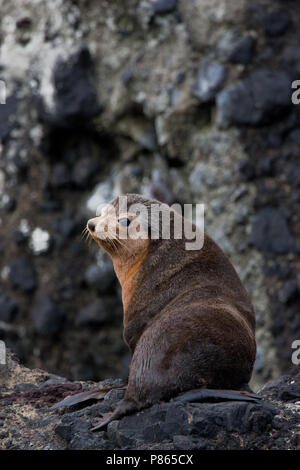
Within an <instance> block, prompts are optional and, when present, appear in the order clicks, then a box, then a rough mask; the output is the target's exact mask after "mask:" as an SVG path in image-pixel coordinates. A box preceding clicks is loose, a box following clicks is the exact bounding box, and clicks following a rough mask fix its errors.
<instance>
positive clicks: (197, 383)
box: [87, 194, 259, 430]
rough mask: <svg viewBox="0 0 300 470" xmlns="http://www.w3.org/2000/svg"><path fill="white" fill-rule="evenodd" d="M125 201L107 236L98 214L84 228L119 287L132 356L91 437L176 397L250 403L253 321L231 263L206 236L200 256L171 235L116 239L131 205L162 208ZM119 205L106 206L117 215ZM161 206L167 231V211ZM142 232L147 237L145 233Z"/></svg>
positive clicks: (133, 197) (129, 219)
mask: <svg viewBox="0 0 300 470" xmlns="http://www.w3.org/2000/svg"><path fill="white" fill-rule="evenodd" d="M126 198H127V204H128V207H129V209H128V210H127V212H126V211H125V212H123V213H122V211H121V213H120V215H119V218H118V219H117V220H116V222H115V224H116V234H115V235H114V236H112V235H111V234H110V232H109V231H108V232H107V233H106V235H105V236H104V237H103V226H104V225H105V224H106V223H107V222H111V221H110V220H109V218H110V215H109V213H106V212H105V209H104V211H102V213H101V215H100V216H99V217H95V218H93V219H90V220H89V221H88V223H87V229H88V231H89V234H90V236H91V237H92V238H93V239H94V240H95V241H96V242H97V243H98V244H99V245H100V247H102V248H104V249H105V250H106V251H107V252H108V253H109V255H110V256H111V259H112V261H113V265H114V269H115V272H116V275H117V277H118V279H119V281H120V284H121V287H122V300H123V308H124V340H125V342H126V343H127V345H128V347H129V349H130V351H131V355H132V358H131V364H130V371H129V378H128V386H127V389H126V392H125V396H124V399H123V400H122V401H121V402H120V404H119V405H118V407H117V408H116V410H115V411H114V413H113V414H112V415H111V416H110V417H109V418H108V419H106V420H105V421H103V422H102V423H100V424H99V425H97V426H96V427H95V428H93V429H94V430H96V429H100V428H103V427H104V426H106V425H107V424H108V423H109V422H110V421H112V420H115V419H118V418H120V417H122V416H124V415H126V414H130V413H134V412H136V411H138V410H141V409H143V408H146V407H149V406H151V405H153V404H154V403H157V402H159V401H161V400H168V399H171V398H172V397H175V396H176V395H179V397H177V398H176V399H182V401H197V400H202V399H206V398H208V399H210V398H211V397H212V396H213V397H215V398H217V399H218V398H220V399H238V400H240V399H245V400H249V401H252V400H256V399H257V398H259V397H257V395H255V394H252V393H248V392H249V388H247V385H246V384H248V382H249V380H250V377H251V374H252V369H253V364H254V360H255V355H256V342H255V314H254V310H253V307H252V305H251V301H250V298H249V296H248V294H247V292H246V290H245V288H244V286H243V284H242V282H241V281H240V279H239V277H238V275H237V273H236V271H235V269H234V267H233V266H232V264H231V262H230V261H229V259H228V258H227V256H226V255H225V254H224V253H223V252H222V250H221V249H220V248H219V247H218V245H217V244H216V243H215V242H214V241H213V240H212V239H211V238H210V237H209V236H208V235H207V234H206V233H203V237H204V243H203V247H202V248H201V249H199V250H186V245H185V242H186V239H185V237H184V236H183V237H182V238H181V239H176V238H175V236H174V230H173V231H172V230H171V234H170V239H163V238H162V237H158V238H156V239H152V238H150V237H148V238H147V239H130V238H128V239H126V240H124V239H121V238H120V229H121V228H122V227H123V228H124V226H125V227H126V230H129V228H130V226H131V224H133V223H134V221H135V216H134V215H132V214H131V212H130V206H131V205H132V204H143V205H144V206H145V207H146V208H147V211H148V212H149V214H150V208H151V206H152V205H154V204H156V205H157V204H161V203H160V202H159V201H156V200H151V199H147V198H145V197H143V196H140V195H137V194H127V195H126ZM119 200H120V197H118V198H116V199H114V200H113V201H112V202H111V203H110V204H111V206H113V207H114V208H115V209H116V211H117V212H118V210H119V209H120V208H119ZM163 206H164V210H165V211H167V212H169V216H170V221H171V224H170V225H171V226H172V222H174V211H173V210H172V209H171V208H170V207H169V206H167V205H166V204H164V205H163ZM180 220H181V222H180V223H181V224H182V225H183V224H184V223H187V221H186V219H184V218H183V217H181V216H180ZM103 224H104V225H103ZM193 228H194V229H195V230H200V229H198V228H197V229H196V227H195V226H194V225H193ZM141 230H144V231H146V232H147V230H148V235H149V230H150V227H149V226H148V227H147V226H143V227H142V229H141ZM241 390H244V391H241ZM245 390H246V391H245ZM191 391H192V392H191ZM184 392H187V393H186V394H185V393H184ZM189 394H190V395H189Z"/></svg>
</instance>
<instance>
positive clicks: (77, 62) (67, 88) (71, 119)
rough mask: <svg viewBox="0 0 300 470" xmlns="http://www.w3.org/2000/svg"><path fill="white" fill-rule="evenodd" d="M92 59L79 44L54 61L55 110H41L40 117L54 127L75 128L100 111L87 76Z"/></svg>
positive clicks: (88, 75) (93, 88)
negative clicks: (69, 53)
mask: <svg viewBox="0 0 300 470" xmlns="http://www.w3.org/2000/svg"><path fill="white" fill-rule="evenodd" d="M91 67H92V60H91V55H90V52H89V50H88V48H87V47H86V46H81V47H80V48H79V50H78V51H77V52H75V53H74V54H72V55H71V56H70V57H69V58H68V59H67V60H62V59H61V60H58V62H57V63H56V65H55V68H54V71H53V83H54V86H55V109H54V110H53V112H52V111H50V113H49V111H47V110H46V111H45V110H44V112H42V118H43V119H45V120H46V121H48V122H49V123H50V124H52V125H55V126H58V127H77V126H81V125H83V126H84V125H86V123H87V121H89V120H90V119H92V118H93V117H95V116H97V115H98V114H99V113H100V112H101V109H102V108H101V105H100V103H99V100H98V96H97V92H96V89H95V87H94V85H93V83H92V79H91Z"/></svg>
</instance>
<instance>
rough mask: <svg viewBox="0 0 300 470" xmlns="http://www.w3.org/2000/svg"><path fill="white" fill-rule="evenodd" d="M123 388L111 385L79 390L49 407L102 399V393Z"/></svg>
mask: <svg viewBox="0 0 300 470" xmlns="http://www.w3.org/2000/svg"><path fill="white" fill-rule="evenodd" d="M116 389H117V390H125V389H126V387H120V386H119V385H118V386H115V387H114V386H112V387H107V388H102V389H99V388H98V389H96V390H88V391H86V392H80V393H76V394H75V395H71V396H69V397H66V398H64V399H63V400H61V401H59V402H58V403H55V405H53V406H52V407H51V409H52V410H56V409H57V408H60V407H62V406H73V405H77V404H78V403H82V402H84V401H88V400H103V398H104V395H105V394H106V393H107V392H109V391H110V390H116Z"/></svg>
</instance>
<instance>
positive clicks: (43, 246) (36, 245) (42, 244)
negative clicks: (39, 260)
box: [29, 227, 51, 255]
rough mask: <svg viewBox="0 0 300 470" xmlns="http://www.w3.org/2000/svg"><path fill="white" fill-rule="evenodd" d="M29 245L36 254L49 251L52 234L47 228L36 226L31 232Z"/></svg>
mask: <svg viewBox="0 0 300 470" xmlns="http://www.w3.org/2000/svg"><path fill="white" fill-rule="evenodd" d="M29 246H30V248H31V249H32V251H33V253H34V254H35V255H40V254H42V253H47V252H48V251H49V250H50V247H51V238H50V234H49V233H48V232H47V231H46V230H42V229H41V228H39V227H36V228H35V229H34V230H33V232H32V234H31V237H30V242H29Z"/></svg>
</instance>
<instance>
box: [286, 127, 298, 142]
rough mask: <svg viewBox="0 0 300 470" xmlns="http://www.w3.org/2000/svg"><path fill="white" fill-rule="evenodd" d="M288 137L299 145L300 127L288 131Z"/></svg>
mask: <svg viewBox="0 0 300 470" xmlns="http://www.w3.org/2000/svg"><path fill="white" fill-rule="evenodd" d="M288 138H289V139H290V140H291V141H292V142H294V143H295V144H297V145H300V129H299V128H297V129H293V130H292V131H291V132H290V133H289V135H288Z"/></svg>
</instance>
